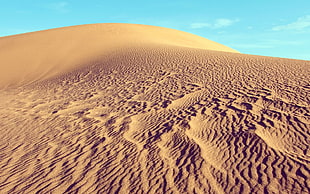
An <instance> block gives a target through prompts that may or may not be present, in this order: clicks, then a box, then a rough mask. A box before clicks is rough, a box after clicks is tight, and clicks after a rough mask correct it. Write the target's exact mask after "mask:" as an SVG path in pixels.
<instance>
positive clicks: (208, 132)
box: [0, 24, 310, 194]
mask: <svg viewBox="0 0 310 194" xmlns="http://www.w3.org/2000/svg"><path fill="white" fill-rule="evenodd" d="M309 82H310V61H302V60H292V59H284V58H273V57H264V56H254V55H245V54H240V53H238V52H237V51H235V50H233V49H231V48H228V47H226V46H223V45H221V44H218V43H216V42H213V41H210V40H207V39H204V38H202V37H199V36H195V35H192V34H189V33H185V32H181V31H177V30H172V29H167V28H161V27H154V26H145V25H133V24H94V25H83V26H73V27H66V28H59V29H52V30H46V31H40V32H33V33H27V34H21V35H15V36H8V37H1V38H0V88H1V90H0V140H1V141H0V166H1V167H0V193H57V194H58V193H64V192H68V193H156V194H158V193H240V192H243V193H264V192H265V193H309V190H310V179H309V177H310V170H309V168H310V150H309V144H310V125H309V124H310V113H309V111H310V107H309V104H310V99H309V98H310V94H309V90H310V85H309Z"/></svg>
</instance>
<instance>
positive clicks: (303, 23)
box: [272, 15, 310, 31]
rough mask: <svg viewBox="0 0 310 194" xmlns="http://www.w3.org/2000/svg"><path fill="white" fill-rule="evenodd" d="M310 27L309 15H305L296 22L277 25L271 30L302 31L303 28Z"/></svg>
mask: <svg viewBox="0 0 310 194" xmlns="http://www.w3.org/2000/svg"><path fill="white" fill-rule="evenodd" d="M308 27H310V15H306V16H303V17H300V18H298V19H297V21H295V22H293V23H290V24H286V25H279V26H275V27H273V28H272V30H274V31H280V30H299V31H300V30H304V29H305V28H308Z"/></svg>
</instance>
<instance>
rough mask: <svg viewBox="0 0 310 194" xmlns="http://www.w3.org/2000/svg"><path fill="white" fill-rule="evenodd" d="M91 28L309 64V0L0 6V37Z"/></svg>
mask: <svg viewBox="0 0 310 194" xmlns="http://www.w3.org/2000/svg"><path fill="white" fill-rule="evenodd" d="M91 23H138V24H148V25H155V26H163V27H168V28H173V29H178V30H182V31H186V32H190V33H193V34H197V35H200V36H203V37H205V38H208V39H210V40H213V41H216V42H219V43H221V44H224V45H226V46H229V47H232V48H234V49H236V50H238V51H240V52H242V53H246V54H255V55H264V56H273V57H285V58H295V59H304V60H310V0H294V1H293V0H252V1H249V0H235V1H233V0H178V1H168V0H164V1H163V0H157V1H150V0H131V1H124V0H121V1H117V0H116V1H114V2H113V1H111V0H109V1H105V0H87V1H86V0H83V1H82V0H64V1H51V0H10V1H6V0H0V36H8V35H13V34H19V33H25V32H31V31H38V30H44V29H50V28H57V27H63V26H72V25H80V24H91Z"/></svg>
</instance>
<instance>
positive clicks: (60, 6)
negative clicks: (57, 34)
mask: <svg viewBox="0 0 310 194" xmlns="http://www.w3.org/2000/svg"><path fill="white" fill-rule="evenodd" d="M68 5H69V3H68V2H65V1H61V2H57V3H52V4H49V5H48V8H49V9H52V10H54V11H57V12H60V13H66V12H68V11H69V9H68Z"/></svg>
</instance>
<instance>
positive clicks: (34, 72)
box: [0, 24, 237, 88]
mask: <svg viewBox="0 0 310 194" xmlns="http://www.w3.org/2000/svg"><path fill="white" fill-rule="evenodd" d="M150 45H153V46H180V47H190V48H200V49H209V50H218V51H225V52H237V51H235V50H233V49H231V48H228V47H226V46H224V45H221V44H218V43H216V42H213V41H210V40H207V39H205V38H202V37H199V36H196V35H193V34H190V33H186V32H182V31H178V30H173V29H168V28H163V27H155V26H147V25H138V24H89V25H81V26H72V27H64V28H56V29H52V30H44V31H38V32H32V33H26V34H20V35H14V36H8V37H0V69H1V71H0V77H1V82H0V88H1V87H7V86H20V85H23V84H29V83H32V82H34V81H40V80H44V79H47V78H51V77H54V76H57V75H59V74H63V73H65V72H71V71H73V70H74V69H77V68H80V67H83V66H88V65H90V64H92V63H95V62H96V60H102V58H104V57H108V56H109V54H110V53H111V52H115V51H118V50H120V49H124V48H127V47H129V48H134V47H143V46H144V47H145V46H150Z"/></svg>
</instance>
